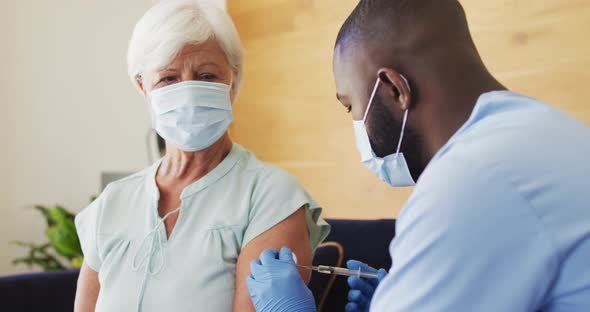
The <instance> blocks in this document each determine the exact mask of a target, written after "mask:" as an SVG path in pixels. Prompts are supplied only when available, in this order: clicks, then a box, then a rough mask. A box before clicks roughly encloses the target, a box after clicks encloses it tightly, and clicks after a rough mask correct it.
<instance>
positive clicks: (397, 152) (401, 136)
mask: <svg viewBox="0 0 590 312" xmlns="http://www.w3.org/2000/svg"><path fill="white" fill-rule="evenodd" d="M408 111H409V110H408V109H406V112H405V113H404V120H403V121H402V132H401V134H400V135H399V142H398V143H397V150H396V152H395V155H396V156H397V155H398V154H399V150H400V148H401V147H402V140H403V138H404V130H406V121H407V120H408Z"/></svg>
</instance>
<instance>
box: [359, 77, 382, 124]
mask: <svg viewBox="0 0 590 312" xmlns="http://www.w3.org/2000/svg"><path fill="white" fill-rule="evenodd" d="M379 82H381V79H379V78H377V81H376V82H375V86H374V87H373V92H371V97H370V98H369V104H367V109H366V110H365V115H364V116H363V123H364V122H365V121H367V115H368V114H369V109H370V108H371V104H372V103H373V99H374V98H375V94H376V93H377V89H378V88H379Z"/></svg>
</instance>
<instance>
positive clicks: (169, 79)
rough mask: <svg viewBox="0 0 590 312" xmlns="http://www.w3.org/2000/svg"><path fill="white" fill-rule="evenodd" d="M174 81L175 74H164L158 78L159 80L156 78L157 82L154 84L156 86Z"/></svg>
mask: <svg viewBox="0 0 590 312" xmlns="http://www.w3.org/2000/svg"><path fill="white" fill-rule="evenodd" d="M175 81H176V77H175V76H165V77H163V78H160V80H158V83H157V84H156V85H157V86H162V85H169V84H171V83H173V82H175Z"/></svg>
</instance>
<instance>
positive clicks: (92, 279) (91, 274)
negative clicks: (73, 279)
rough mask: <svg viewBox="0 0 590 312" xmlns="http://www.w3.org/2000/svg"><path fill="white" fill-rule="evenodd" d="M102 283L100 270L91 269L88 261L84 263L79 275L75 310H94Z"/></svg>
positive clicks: (90, 311) (78, 311) (86, 311)
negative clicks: (99, 276) (99, 278)
mask: <svg viewBox="0 0 590 312" xmlns="http://www.w3.org/2000/svg"><path fill="white" fill-rule="evenodd" d="M99 291H100V283H99V282H98V272H96V271H94V270H93V269H91V268H90V267H89V266H88V264H86V262H84V263H83V264H82V268H81V270H80V276H79V277H78V288H77V290H76V300H75V302H74V312H92V311H94V308H95V306H96V300H97V299H98V292H99Z"/></svg>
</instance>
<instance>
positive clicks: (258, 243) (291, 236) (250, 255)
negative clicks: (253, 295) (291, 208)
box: [234, 208, 312, 312]
mask: <svg viewBox="0 0 590 312" xmlns="http://www.w3.org/2000/svg"><path fill="white" fill-rule="evenodd" d="M305 214H306V211H305V208H300V209H299V210H297V211H296V212H294V213H293V214H292V215H290V216H289V217H287V218H286V219H285V220H283V221H282V222H280V223H278V224H276V225H275V226H273V227H272V228H270V229H269V230H268V231H266V232H264V233H262V234H261V235H259V236H258V237H256V238H255V239H253V240H251V241H250V242H249V243H248V244H246V246H245V247H244V248H243V249H242V251H241V252H240V256H239V257H238V263H237V264H236V294H235V298H234V312H235V311H240V312H242V311H254V307H253V306H252V301H251V299H250V293H249V292H248V288H247V286H246V279H247V278H248V276H249V275H250V263H251V262H252V261H253V260H254V259H257V258H258V257H259V256H260V253H261V252H263V251H264V250H266V249H271V248H272V249H276V250H279V249H280V248H281V247H282V246H288V247H289V248H291V250H292V251H293V253H295V254H296V255H297V261H298V264H301V265H310V264H311V260H312V259H311V254H312V252H311V245H310V243H309V233H308V230H307V223H306V219H305ZM300 273H301V276H302V277H303V279H304V280H305V282H306V283H307V282H309V279H310V277H311V272H309V271H306V270H300Z"/></svg>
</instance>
